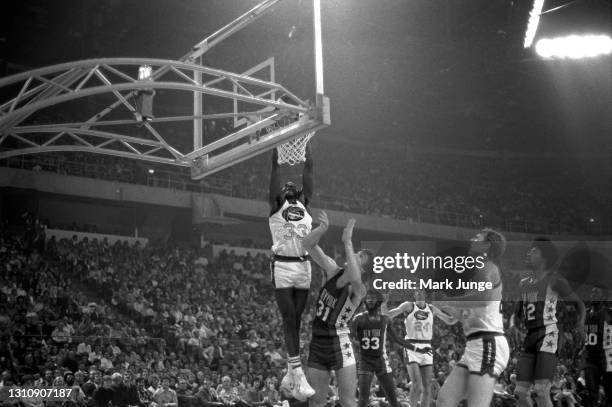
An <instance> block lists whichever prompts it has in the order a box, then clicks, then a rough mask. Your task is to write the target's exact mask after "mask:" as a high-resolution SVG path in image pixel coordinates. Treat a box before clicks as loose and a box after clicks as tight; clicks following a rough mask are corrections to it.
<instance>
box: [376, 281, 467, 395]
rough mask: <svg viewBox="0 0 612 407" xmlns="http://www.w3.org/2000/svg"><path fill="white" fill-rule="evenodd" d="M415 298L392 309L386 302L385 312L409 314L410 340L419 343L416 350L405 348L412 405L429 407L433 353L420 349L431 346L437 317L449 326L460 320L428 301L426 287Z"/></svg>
mask: <svg viewBox="0 0 612 407" xmlns="http://www.w3.org/2000/svg"><path fill="white" fill-rule="evenodd" d="M414 299H415V302H411V301H406V302H404V303H402V304H400V305H399V306H398V307H397V308H394V309H392V310H388V311H387V310H386V306H385V305H384V304H383V309H382V312H383V314H385V315H387V316H389V317H390V318H395V317H396V316H398V315H400V314H403V313H406V314H408V315H407V316H406V319H405V320H404V325H405V327H406V339H407V340H408V341H410V342H411V343H413V344H414V345H415V346H416V350H411V349H405V351H404V352H405V360H406V362H407V370H408V376H410V405H411V406H416V405H418V403H419V401H420V403H421V405H422V406H429V405H430V404H431V379H432V375H433V353H432V352H428V353H424V352H419V350H420V349H423V348H429V349H431V340H432V338H433V323H434V316H437V317H438V318H440V319H441V320H442V321H444V323H446V324H448V325H453V324H456V323H457V322H459V320H458V319H457V318H455V317H453V316H451V315H448V314H446V313H445V312H443V311H441V310H439V309H438V308H437V307H435V306H433V305H431V304H428V303H427V302H425V291H423V290H416V291H415V292H414Z"/></svg>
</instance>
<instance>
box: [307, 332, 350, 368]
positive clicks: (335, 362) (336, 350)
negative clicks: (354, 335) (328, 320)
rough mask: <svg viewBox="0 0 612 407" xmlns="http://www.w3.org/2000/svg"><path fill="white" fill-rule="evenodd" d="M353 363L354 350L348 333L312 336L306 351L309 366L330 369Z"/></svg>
mask: <svg viewBox="0 0 612 407" xmlns="http://www.w3.org/2000/svg"><path fill="white" fill-rule="evenodd" d="M355 363H356V361H355V352H353V345H352V344H351V339H350V338H349V335H348V334H341V335H335V336H313V337H312V340H311V341H310V348H309V351H308V366H309V367H312V368H314V369H319V370H327V371H332V370H340V369H342V368H343V367H348V366H354V365H355Z"/></svg>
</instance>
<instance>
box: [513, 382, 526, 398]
mask: <svg viewBox="0 0 612 407" xmlns="http://www.w3.org/2000/svg"><path fill="white" fill-rule="evenodd" d="M528 391H529V386H527V385H522V384H517V385H516V388H515V389H514V393H516V395H517V396H519V397H526V396H527V392H528Z"/></svg>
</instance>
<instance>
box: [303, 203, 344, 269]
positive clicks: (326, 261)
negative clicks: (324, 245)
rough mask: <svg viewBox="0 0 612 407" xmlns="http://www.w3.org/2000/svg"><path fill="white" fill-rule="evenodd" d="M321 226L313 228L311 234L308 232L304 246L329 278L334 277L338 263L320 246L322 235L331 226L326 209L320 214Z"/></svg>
mask: <svg viewBox="0 0 612 407" xmlns="http://www.w3.org/2000/svg"><path fill="white" fill-rule="evenodd" d="M318 219H319V226H317V227H316V228H315V229H313V230H312V232H310V233H309V234H307V235H306V236H305V237H304V239H302V246H303V247H304V249H306V251H307V252H308V254H309V255H310V258H311V259H312V260H313V261H314V262H315V263H317V264H318V265H319V267H321V268H322V269H323V270H325V273H326V274H327V278H330V277H332V276H333V275H334V274H336V273H337V272H338V269H339V267H338V264H336V262H335V261H334V259H332V258H331V257H329V256H328V255H326V254H325V253H324V252H323V250H322V249H321V247H319V245H318V244H319V240H321V237H323V235H324V234H325V232H327V229H328V228H329V219H328V217H327V213H325V211H321V213H319V216H318Z"/></svg>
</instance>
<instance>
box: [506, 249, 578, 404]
mask: <svg viewBox="0 0 612 407" xmlns="http://www.w3.org/2000/svg"><path fill="white" fill-rule="evenodd" d="M557 257H558V252H557V249H556V247H555V246H554V244H553V243H552V242H551V241H550V240H549V239H547V238H537V239H534V241H533V243H532V246H531V248H530V250H529V252H528V253H527V261H526V262H527V266H528V267H529V268H530V269H531V275H530V276H529V277H526V278H524V279H523V280H521V282H520V284H519V290H520V293H521V301H520V302H519V306H518V307H517V310H516V311H517V312H516V315H515V316H520V315H522V316H523V321H524V323H525V327H526V328H527V336H525V340H524V343H523V349H522V351H521V356H520V357H519V361H518V373H517V386H516V390H515V392H516V394H517V395H518V397H519V403H518V405H519V406H521V407H524V406H530V405H531V400H530V396H529V394H528V392H529V388H530V387H531V385H532V384H533V388H534V390H535V393H536V400H537V403H538V407H552V405H553V404H552V401H551V400H550V388H551V386H552V380H553V378H554V376H555V373H556V372H557V348H558V345H559V327H558V324H557V301H558V300H559V299H561V298H564V299H567V300H568V301H573V302H574V303H575V304H576V305H577V308H578V312H579V316H578V326H577V328H578V330H580V331H581V332H584V319H585V314H586V310H585V307H584V303H583V302H582V300H581V299H580V298H578V296H577V295H576V294H575V293H574V292H572V290H571V288H570V286H569V284H568V283H567V281H566V280H565V278H563V277H562V276H560V275H558V274H556V273H553V272H551V269H552V267H553V266H554V265H555V263H556V262H557Z"/></svg>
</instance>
